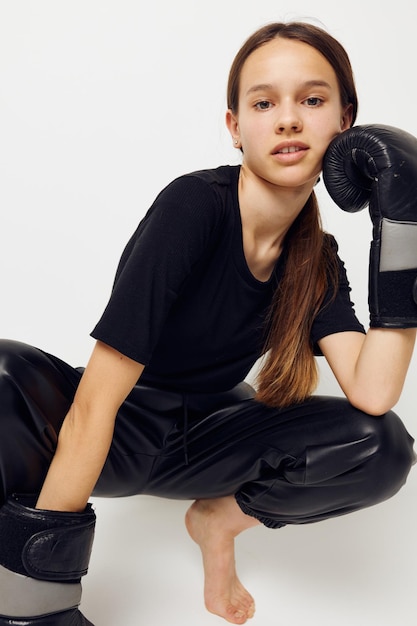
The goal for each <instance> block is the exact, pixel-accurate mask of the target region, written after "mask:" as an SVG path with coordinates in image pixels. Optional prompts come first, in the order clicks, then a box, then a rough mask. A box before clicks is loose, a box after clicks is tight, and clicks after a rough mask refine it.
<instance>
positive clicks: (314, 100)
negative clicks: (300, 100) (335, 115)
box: [304, 96, 323, 107]
mask: <svg viewBox="0 0 417 626" xmlns="http://www.w3.org/2000/svg"><path fill="white" fill-rule="evenodd" d="M304 102H305V103H306V104H307V106H309V107H318V106H320V105H321V104H323V100H322V99H321V98H318V97H316V96H311V97H310V98H307V99H306V100H304Z"/></svg>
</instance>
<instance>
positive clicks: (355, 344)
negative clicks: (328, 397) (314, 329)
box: [319, 328, 416, 415]
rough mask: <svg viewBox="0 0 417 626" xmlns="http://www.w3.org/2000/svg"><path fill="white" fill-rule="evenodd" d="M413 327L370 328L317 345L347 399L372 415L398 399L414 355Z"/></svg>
mask: <svg viewBox="0 0 417 626" xmlns="http://www.w3.org/2000/svg"><path fill="white" fill-rule="evenodd" d="M415 337H416V330H415V329H414V328H408V329H390V328H371V329H370V330H369V331H368V333H367V334H366V335H363V334H362V333H356V332H344V333H337V334H334V335H329V336H328V337H325V338H324V339H322V340H321V341H320V342H319V343H320V348H321V350H322V352H323V354H324V356H325V357H326V359H327V361H328V363H329V365H330V367H331V369H332V371H333V373H334V375H335V377H336V379H337V381H338V382H339V385H340V386H341V388H342V390H343V392H344V393H345V395H346V397H347V398H348V400H349V401H350V402H351V403H352V404H353V405H354V406H356V407H357V408H359V409H361V410H363V411H365V412H367V413H370V414H371V415H382V414H383V413H385V412H386V411H388V410H389V409H391V408H392V407H393V406H394V405H395V404H396V403H397V401H398V399H399V397H400V395H401V391H402V388H403V385H404V381H405V377H406V374H407V370H408V367H409V364H410V360H411V357H412V354H413V349H414V343H415Z"/></svg>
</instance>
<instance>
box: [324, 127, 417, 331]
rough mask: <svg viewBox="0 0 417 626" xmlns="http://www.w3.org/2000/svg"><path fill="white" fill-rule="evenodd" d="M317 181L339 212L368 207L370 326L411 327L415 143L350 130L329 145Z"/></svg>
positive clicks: (415, 314) (415, 263)
mask: <svg viewBox="0 0 417 626" xmlns="http://www.w3.org/2000/svg"><path fill="white" fill-rule="evenodd" d="M323 180H324V183H325V185H326V188H327V190H328V192H329V194H330V196H331V197H332V199H333V200H334V202H335V203H336V204H337V205H338V206H339V207H340V208H341V209H343V210H344V211H349V212H356V211H360V210H361V209H363V208H364V207H365V206H366V205H368V204H369V212H370V216H371V219H372V223H373V241H372V243H371V251H370V262H369V312H370V326H371V327H383V328H414V327H417V139H416V138H415V137H414V136H413V135H410V134H409V133H407V132H405V131H403V130H400V129H398V128H394V127H391V126H379V125H376V124H371V125H367V126H354V127H353V128H351V129H349V130H347V131H345V132H343V133H341V134H340V135H338V136H337V137H336V138H335V139H334V140H333V141H332V142H331V143H330V145H329V147H328V149H327V152H326V154H325V156H324V161H323Z"/></svg>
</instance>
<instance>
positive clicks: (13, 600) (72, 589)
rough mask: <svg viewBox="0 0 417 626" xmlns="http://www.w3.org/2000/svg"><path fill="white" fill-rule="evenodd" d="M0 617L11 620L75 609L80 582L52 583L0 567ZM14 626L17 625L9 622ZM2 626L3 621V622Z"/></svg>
mask: <svg viewBox="0 0 417 626" xmlns="http://www.w3.org/2000/svg"><path fill="white" fill-rule="evenodd" d="M0 590H1V602H0V615H4V616H7V617H8V618H9V619H10V618H12V617H13V618H15V617H26V618H27V617H28V616H31V617H39V616H43V615H47V614H51V613H58V612H61V611H67V610H68V609H72V608H76V607H77V606H78V605H79V604H80V601H81V583H73V584H68V583H51V582H44V581H42V580H34V579H33V578H29V577H28V576H22V575H21V574H15V573H14V572H11V571H10V570H8V569H6V568H4V567H1V566H0ZM7 623H9V624H10V623H14V622H7ZM0 624H1V621H0Z"/></svg>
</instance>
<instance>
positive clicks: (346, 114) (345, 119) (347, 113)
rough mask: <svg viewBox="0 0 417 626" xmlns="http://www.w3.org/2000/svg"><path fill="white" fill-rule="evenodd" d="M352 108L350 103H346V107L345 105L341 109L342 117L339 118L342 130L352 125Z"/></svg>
mask: <svg viewBox="0 0 417 626" xmlns="http://www.w3.org/2000/svg"><path fill="white" fill-rule="evenodd" d="M352 109H353V107H352V105H351V104H348V105H347V107H345V109H344V111H343V115H342V119H341V120H340V129H341V130H342V131H343V130H348V128H350V127H351V126H352V119H353V113H352Z"/></svg>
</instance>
